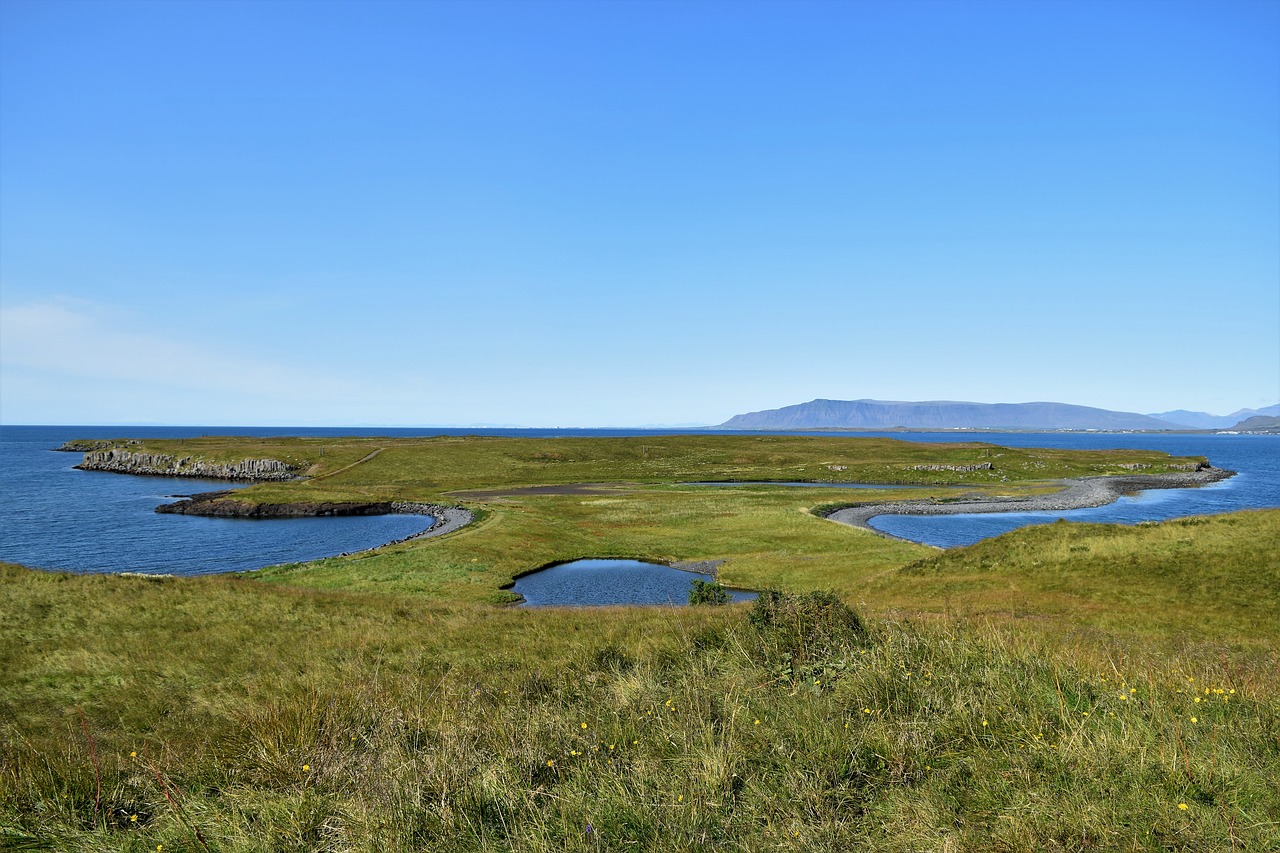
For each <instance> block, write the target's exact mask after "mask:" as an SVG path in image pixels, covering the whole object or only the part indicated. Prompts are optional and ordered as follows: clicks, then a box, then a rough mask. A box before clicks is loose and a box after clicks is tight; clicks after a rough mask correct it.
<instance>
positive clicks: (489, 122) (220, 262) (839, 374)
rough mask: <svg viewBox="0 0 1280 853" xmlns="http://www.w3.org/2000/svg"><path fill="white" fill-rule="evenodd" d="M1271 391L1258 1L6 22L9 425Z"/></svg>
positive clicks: (1275, 241)
mask: <svg viewBox="0 0 1280 853" xmlns="http://www.w3.org/2000/svg"><path fill="white" fill-rule="evenodd" d="M815 397H826V398H834V399H857V398H876V399H893V400H930V399H952V400H974V401H980V402H1022V401H1032V400H1054V401H1061V402H1068V403H1078V404H1083V405H1093V406H1101V407H1105V408H1114V409H1123V410H1129V411H1142V412H1151V411H1163V410H1167V409H1174V408H1188V409H1195V410H1204V411H1209V412H1213V413H1218V414H1222V413H1227V412H1231V411H1234V410H1236V409H1238V408H1241V407H1250V408H1258V407H1261V406H1265V405H1269V404H1273V403H1275V402H1277V400H1280V3H1277V2H1274V0H1266V2H1232V0H1214V2H1065V3H1057V2H1048V1H1047V0H1046V2H1029V1H1024V2H1012V3H1005V2H990V3H988V2H964V0H951V2H911V0H907V2H891V3H879V2H856V0H851V2H837V3H804V2H786V3H756V2H727V0H722V2H674V0H667V2H661V1H660V0H652V1H651V2H586V3H544V2H537V0H523V2H508V3H493V2H469V3H461V2H457V3H432V2H384V3H379V2H360V3H353V2H286V1H285V0H280V2H236V1H235V0H219V2H207V3H205V2H159V1H158V0H154V1H153V2H140V3H125V2H114V0H91V2H59V0H38V2H25V0H0V422H4V423H172V424H210V425H218V424H237V425H269V424H288V425H366V424H367V425H389V426H392V425H430V424H474V423H497V424H520V425H532V426H560V425H565V426H570V425H572V426H604V425H639V424H659V423H663V424H676V423H719V422H721V421H723V420H726V419H727V418H729V417H730V416H732V415H734V414H737V413H739V412H743V411H749V410H757V409H762V408H771V407H774V406H782V405H788V404H792V403H798V402H803V401H806V400H809V399H813V398H815Z"/></svg>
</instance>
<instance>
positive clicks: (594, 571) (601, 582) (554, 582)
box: [512, 560, 756, 607]
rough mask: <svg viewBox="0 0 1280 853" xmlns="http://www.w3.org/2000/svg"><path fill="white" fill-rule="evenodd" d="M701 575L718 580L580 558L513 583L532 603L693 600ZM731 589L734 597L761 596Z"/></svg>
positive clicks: (573, 604)
mask: <svg viewBox="0 0 1280 853" xmlns="http://www.w3.org/2000/svg"><path fill="white" fill-rule="evenodd" d="M695 580H704V581H714V580H715V576H714V575H709V574H702V573H699V572H686V571H682V570H680V569H673V568H671V567H670V566H661V565H658V564H657V563H644V562H641V561H640V560H574V561H573V562H572V563H561V564H559V565H556V566H548V567H547V568H545V569H541V570H540V571H536V572H533V573H531V574H527V575H525V576H524V577H522V578H520V579H518V580H517V581H516V583H515V586H514V587H512V589H513V590H514V591H515V592H518V593H520V594H521V595H522V596H524V604H523V605H522V606H526V607H563V606H570V607H582V606H601V605H610V604H688V602H689V588H690V586H692V584H693V581H695ZM729 593H730V596H731V597H732V600H733V601H749V600H751V599H753V598H755V597H756V594H755V593H754V592H743V591H740V590H729Z"/></svg>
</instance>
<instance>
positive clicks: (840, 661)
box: [748, 590, 868, 680]
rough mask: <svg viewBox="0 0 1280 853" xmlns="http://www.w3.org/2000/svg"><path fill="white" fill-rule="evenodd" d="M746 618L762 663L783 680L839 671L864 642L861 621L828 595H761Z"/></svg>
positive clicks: (774, 592)
mask: <svg viewBox="0 0 1280 853" xmlns="http://www.w3.org/2000/svg"><path fill="white" fill-rule="evenodd" d="M748 618H749V620H750V624H751V627H752V628H753V629H754V631H755V634H756V636H757V637H758V638H759V641H760V642H759V645H758V646H757V648H756V652H757V653H758V654H759V655H760V657H761V659H762V662H763V663H765V664H768V665H771V666H772V667H773V668H774V669H776V670H777V671H778V673H779V675H781V676H783V677H784V678H785V679H787V680H796V679H800V678H807V677H811V676H817V675H820V674H821V673H824V672H831V671H835V670H840V669H843V668H844V665H845V659H846V658H847V657H848V654H849V653H850V652H851V651H852V650H853V649H854V648H856V647H859V646H865V645H866V644H867V640H868V632H867V627H866V625H865V624H863V622H862V618H861V617H859V616H858V614H857V613H856V612H854V610H853V608H851V607H850V606H849V605H847V604H845V603H844V602H843V601H841V600H840V598H839V596H837V595H836V594H835V593H833V592H808V593H803V594H791V593H785V592H778V591H777V590H765V591H763V592H761V593H760V596H759V597H758V598H757V599H756V600H755V604H754V605H753V606H752V608H751V612H750V615H749V617H748Z"/></svg>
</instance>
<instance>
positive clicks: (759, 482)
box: [680, 480, 967, 489]
mask: <svg viewBox="0 0 1280 853" xmlns="http://www.w3.org/2000/svg"><path fill="white" fill-rule="evenodd" d="M680 485H682V486H803V487H804V488H810V489H956V488H967V487H965V486H955V485H941V484H938V483H801V482H778V481H776V480H741V481H729V480H725V481H720V482H709V483H681V484H680Z"/></svg>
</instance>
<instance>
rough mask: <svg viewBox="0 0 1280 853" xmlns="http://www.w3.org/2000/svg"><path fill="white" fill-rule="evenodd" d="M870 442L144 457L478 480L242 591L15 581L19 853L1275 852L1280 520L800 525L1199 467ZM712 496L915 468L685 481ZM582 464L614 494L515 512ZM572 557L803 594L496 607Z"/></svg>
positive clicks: (7, 712)
mask: <svg viewBox="0 0 1280 853" xmlns="http://www.w3.org/2000/svg"><path fill="white" fill-rule="evenodd" d="M202 442H203V443H202ZM868 442H870V443H867V444H860V443H858V442H851V441H850V440H849V439H826V438H821V439H803V438H780V439H777V440H765V441H758V440H757V439H755V437H729V438H724V437H703V436H698V437H673V438H667V439H663V440H655V439H649V438H646V439H645V440H644V442H639V441H633V440H598V439H593V440H585V439H584V440H578V439H573V440H564V439H556V440H547V441H542V442H535V441H526V440H505V439H488V438H485V439H445V440H440V439H431V440H426V441H422V440H419V441H417V442H416V443H415V442H412V441H409V442H406V441H384V440H382V441H380V440H364V439H361V440H359V441H349V442H343V441H335V442H322V441H315V440H288V441H283V442H275V443H274V445H272V444H271V443H270V442H259V441H257V440H239V441H234V440H224V439H208V440H200V441H196V442H183V443H182V445H180V446H177V447H171V448H164V447H152V446H151V445H152V444H153V443H151V442H148V443H147V445H148V449H150V450H156V451H158V452H170V449H171V450H174V451H179V452H182V453H184V454H188V453H192V452H196V453H199V454H206V458H211V459H214V458H221V459H224V460H226V459H238V458H245V457H252V458H263V457H270V458H277V459H282V460H285V461H291V462H293V463H294V464H298V465H300V466H304V467H305V468H307V469H308V470H309V471H310V473H311V474H312V475H313V477H318V478H317V479H313V480H311V481H309V482H304V483H296V484H292V483H291V484H275V485H270V486H258V487H254V488H253V489H250V490H248V494H249V496H250V498H251V499H253V500H260V501H266V502H270V501H286V500H316V499H326V498H327V499H334V500H336V499H351V498H353V497H362V498H368V497H376V498H377V499H386V498H389V497H405V498H411V499H419V500H427V499H430V500H447V499H449V496H450V494H451V493H453V492H456V491H460V490H475V489H485V490H489V492H490V493H491V494H490V495H489V496H488V497H486V498H484V499H483V500H471V501H460V500H456V499H455V502H460V503H465V504H466V505H468V506H471V507H472V508H474V509H476V510H478V511H479V519H478V521H477V522H476V523H475V524H473V525H470V526H468V527H466V528H464V529H462V530H460V531H458V532H456V533H453V534H450V535H448V536H445V537H442V538H440V539H432V540H422V541H417V542H409V543H403V544H401V545H396V546H391V547H388V548H384V549H379V550H376V551H373V552H368V553H366V554H360V555H353V556H351V557H346V558H341V559H329V560H321V561H318V562H315V563H308V564H300V565H295V566H286V567H278V568H274V569H271V570H267V571H263V572H256V573H248V574H245V575H237V576H219V577H204V578H193V579H170V578H161V579H146V578H138V577H120V576H72V575H65V574H53V573H43V572H34V571H30V570H27V569H23V568H20V567H15V566H6V567H3V568H2V569H0V579H2V582H0V599H2V600H0V737H2V738H3V742H2V748H3V751H2V752H0V849H55V850H84V851H98V850H120V851H148V850H151V851H154V850H157V849H161V850H163V851H175V850H192V851H200V850H219V851H233V850H234V851H241V850H243V851H250V850H255V851H256V850H260V851H276V850H299V851H301V850H368V851H374V850H379V851H380V850H404V851H410V850H446V851H453V850H457V851H462V850H495V851H497V850H530V851H550V850H650V849H652V850H778V849H782V850H832V851H836V850H852V849H869V850H894V851H899V850H900V851H908V850H957V851H959V850H973V851H985V850H1028V851H1030V850H1080V849H1098V850H1130V849H1137V850H1187V851H1192V850H1195V851H1201V850H1231V849H1239V850H1270V849H1276V846H1277V839H1280V796H1278V795H1277V789H1276V785H1275V781H1274V780H1275V779H1277V778H1280V699H1278V698H1277V696H1278V695H1280V694H1278V690H1277V688H1280V657H1278V654H1277V639H1278V638H1280V557H1277V554H1280V541H1278V540H1280V511H1259V512H1248V513H1238V514H1233V515H1227V516H1219V517H1211V518H1196V519H1185V520H1178V521H1172V522H1167V523H1164V524H1159V525H1142V526H1139V527H1133V528H1124V527H1114V526H1106V525H1080V524H1068V523H1058V524H1053V525H1047V526H1043V527H1036V528H1028V529H1024V530H1020V531H1016V532H1014V533H1011V534H1008V535H1006V536H1002V537H999V538H997V539H994V540H989V541H986V542H982V543H979V544H977V545H974V546H971V547H969V548H964V549H956V550H953V551H947V552H940V551H937V550H936V549H931V548H925V547H923V546H916V545H911V544H908V543H902V542H896V541H892V540H888V539H885V538H882V537H879V536H876V535H874V534H871V533H869V532H866V531H861V530H856V529H852V528H848V527H844V526H841V525H838V524H835V523H832V522H828V521H825V520H823V519H821V518H818V517H816V516H815V515H813V514H812V513H810V512H809V511H808V510H809V509H810V508H812V507H813V506H815V505H816V504H818V503H824V504H825V503H830V502H832V501H842V500H847V501H855V500H875V499H896V498H900V497H902V496H904V495H908V496H910V495H915V496H926V495H930V494H931V493H932V494H935V495H936V494H938V492H937V490H938V488H939V487H938V486H936V485H932V484H928V483H925V482H923V480H924V478H925V477H926V476H939V474H938V472H931V473H930V474H925V472H920V471H915V470H914V469H913V467H912V466H916V465H926V464H949V465H969V464H973V463H974V462H975V461H978V462H983V461H992V462H993V470H992V471H976V472H968V473H960V472H945V474H944V475H943V476H944V478H945V479H947V480H948V481H949V482H953V483H959V484H960V485H963V486H964V487H965V488H966V489H971V490H974V491H982V492H988V493H1006V494H1007V493H1014V492H1017V491H1036V490H1043V489H1044V488H1046V482H1045V480H1046V478H1056V477H1062V476H1076V475H1081V474H1093V473H1104V472H1107V471H1110V472H1120V471H1125V470H1130V469H1126V468H1124V467H1122V466H1125V465H1132V464H1142V465H1147V466H1150V467H1149V468H1148V469H1145V470H1151V471H1158V470H1161V466H1165V469H1167V468H1168V466H1178V465H1181V464H1185V462H1186V460H1170V459H1168V458H1167V457H1163V456H1162V455H1160V454H1119V455H1117V454H1110V455H1107V456H1103V457H1098V456H1096V455H1093V454H1085V453H1079V452H1067V453H1060V454H1054V453H1052V452H1050V451H1014V450H1006V449H1002V448H993V447H990V446H986V445H946V446H941V447H938V448H937V449H936V450H928V449H926V450H925V451H922V450H920V448H919V446H917V445H912V446H909V447H899V446H897V445H900V444H903V443H901V442H887V441H882V440H878V439H877V440H868ZM154 444H156V445H159V444H160V443H154ZM268 445H271V446H268ZM927 447H932V446H927ZM379 448H382V450H381V452H379V453H377V455H374V456H372V457H370V456H369V454H370V453H372V452H373V451H374V450H377V449H379ZM929 453H934V454H935V455H934V456H929V455H928V454H929ZM219 454H221V455H219ZM289 454H293V455H292V456H289ZM286 457H287V458H286ZM360 460H365V461H360ZM353 463H354V464H353ZM828 466H845V467H844V470H839V471H834V470H832V468H830V467H828ZM326 472H329V473H331V474H332V476H323V475H324V474H325V473H326ZM333 472H337V473H333ZM913 478H914V479H913ZM723 479H734V480H818V479H825V480H839V481H872V480H877V479H878V480H890V479H895V480H912V481H913V482H916V483H919V486H918V487H917V488H918V490H917V489H915V488H913V489H912V490H910V491H908V492H897V491H895V492H892V493H887V492H870V491H866V490H862V491H853V490H851V491H849V492H845V491H842V490H835V491H833V490H830V489H802V488H792V487H781V486H741V487H735V488H727V489H719V488H705V487H694V486H687V485H679V483H681V482H683V481H686V480H723ZM576 482H592V483H614V484H627V485H618V486H615V487H613V488H612V489H610V490H607V491H606V492H605V493H603V494H588V495H529V494H517V495H512V496H505V497H504V496H502V495H501V493H502V492H503V490H504V489H506V490H510V489H513V488H515V487H519V486H523V485H534V484H557V483H559V484H563V483H576ZM579 556H630V557H643V558H648V559H658V560H675V559H681V560H686V559H723V560H725V562H724V564H723V565H722V567H721V577H722V580H724V581H725V582H726V583H730V584H733V585H742V586H749V587H753V588H757V589H763V588H773V589H778V590H782V591H783V593H782V594H780V596H778V597H776V598H773V597H766V598H765V599H764V603H761V604H756V605H733V606H727V607H696V608H694V607H690V608H606V609H590V610H587V609H581V610H576V609H542V610H526V609H519V608H510V607H503V606H499V605H501V603H502V602H504V601H507V600H509V598H510V595H509V593H506V592H504V591H503V589H502V587H503V586H504V585H506V584H507V583H509V582H510V580H511V579H512V578H513V577H515V576H516V575H518V574H520V573H522V572H524V571H527V570H529V569H531V568H535V567H537V566H539V565H543V564H545V563H547V562H552V561H555V560H561V559H569V558H573V557H579ZM814 591H830V592H831V593H833V594H831V595H811V594H810V593H812V592H814ZM855 613H856V615H855ZM858 617H861V618H860V619H859V618H858Z"/></svg>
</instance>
